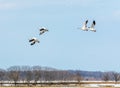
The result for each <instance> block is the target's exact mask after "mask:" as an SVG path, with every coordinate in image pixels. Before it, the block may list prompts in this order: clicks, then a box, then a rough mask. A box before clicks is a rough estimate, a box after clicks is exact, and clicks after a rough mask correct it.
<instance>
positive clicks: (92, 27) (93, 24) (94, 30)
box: [89, 20, 96, 32]
mask: <svg viewBox="0 0 120 88" xmlns="http://www.w3.org/2000/svg"><path fill="white" fill-rule="evenodd" d="M95 25H96V22H95V20H93V23H92V25H91V27H89V30H90V31H93V32H96V29H95V28H94V27H95Z"/></svg>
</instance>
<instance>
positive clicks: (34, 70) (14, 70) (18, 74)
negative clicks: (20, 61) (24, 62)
mask: <svg viewBox="0 0 120 88" xmlns="http://www.w3.org/2000/svg"><path fill="white" fill-rule="evenodd" d="M80 78H81V76H80V74H79V73H71V72H69V71H67V70H57V69H54V68H49V67H41V66H33V67H30V66H12V67H10V68H8V69H7V70H4V69H0V81H1V82H5V81H9V82H14V84H15V85H16V84H17V83H18V82H25V83H27V84H28V85H29V84H30V83H31V82H34V83H37V82H44V81H70V80H80Z"/></svg>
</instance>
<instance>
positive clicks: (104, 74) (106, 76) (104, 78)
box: [102, 72, 111, 81]
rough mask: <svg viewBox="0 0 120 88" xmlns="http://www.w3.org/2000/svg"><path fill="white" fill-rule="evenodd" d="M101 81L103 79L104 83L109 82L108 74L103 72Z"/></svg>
mask: <svg viewBox="0 0 120 88" xmlns="http://www.w3.org/2000/svg"><path fill="white" fill-rule="evenodd" d="M102 79H103V80H104V81H109V80H110V79H111V77H110V72H104V73H103V77H102Z"/></svg>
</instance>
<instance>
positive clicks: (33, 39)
mask: <svg viewBox="0 0 120 88" xmlns="http://www.w3.org/2000/svg"><path fill="white" fill-rule="evenodd" d="M29 42H31V44H30V45H34V44H35V43H36V42H37V43H39V42H40V41H39V40H38V39H37V38H35V37H33V38H31V39H30V40H29Z"/></svg>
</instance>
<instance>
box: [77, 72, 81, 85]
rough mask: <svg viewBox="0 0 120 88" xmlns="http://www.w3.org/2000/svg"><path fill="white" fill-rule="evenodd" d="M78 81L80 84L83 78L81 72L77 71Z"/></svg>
mask: <svg viewBox="0 0 120 88" xmlns="http://www.w3.org/2000/svg"><path fill="white" fill-rule="evenodd" d="M76 80H77V81H78V83H79V84H80V82H81V80H83V77H82V76H81V74H80V72H79V71H76Z"/></svg>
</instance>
